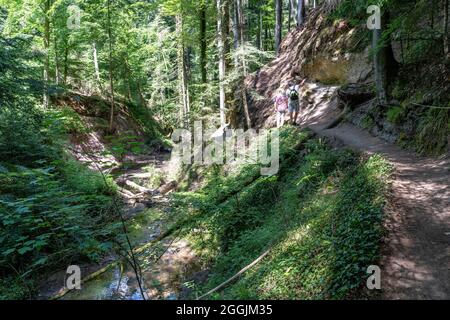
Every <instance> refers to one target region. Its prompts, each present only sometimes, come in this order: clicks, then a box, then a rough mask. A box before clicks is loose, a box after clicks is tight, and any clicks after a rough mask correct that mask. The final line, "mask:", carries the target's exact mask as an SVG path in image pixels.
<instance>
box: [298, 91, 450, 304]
mask: <svg viewBox="0 0 450 320" xmlns="http://www.w3.org/2000/svg"><path fill="white" fill-rule="evenodd" d="M337 115H338V110H337V108H336V106H335V104H334V103H333V102H332V101H330V100H329V99H323V100H322V101H318V104H316V105H315V107H314V108H313V110H310V109H309V110H306V111H305V112H303V114H302V117H301V119H300V123H301V125H302V126H305V127H309V128H310V129H312V130H313V131H314V132H316V133H317V134H319V135H322V136H327V137H329V138H331V139H332V140H334V141H335V142H336V143H337V144H341V145H346V146H349V147H351V148H354V149H357V150H359V151H362V152H364V153H367V154H375V153H377V154H381V155H383V156H384V157H385V158H386V159H387V160H388V161H389V162H390V163H391V164H392V165H393V167H394V175H393V177H392V182H391V188H390V195H389V199H388V204H387V206H386V208H385V226H386V229H387V235H386V237H385V239H384V245H383V249H382V259H381V266H380V267H381V269H382V273H381V282H382V296H381V297H382V298H383V299H450V161H449V160H448V157H447V159H442V160H437V159H431V158H423V157H419V156H418V155H416V154H414V153H413V152H408V151H405V150H402V149H400V148H399V147H397V146H395V145H392V144H389V143H387V142H384V141H382V140H381V139H379V138H376V137H373V136H371V135H370V134H369V133H368V132H366V131H364V130H361V129H359V128H357V127H355V126H353V125H350V124H347V123H343V124H341V125H340V126H338V127H336V128H333V129H329V130H326V129H325V128H326V126H327V125H328V124H329V123H331V122H332V121H333V120H334V119H336V117H337Z"/></svg>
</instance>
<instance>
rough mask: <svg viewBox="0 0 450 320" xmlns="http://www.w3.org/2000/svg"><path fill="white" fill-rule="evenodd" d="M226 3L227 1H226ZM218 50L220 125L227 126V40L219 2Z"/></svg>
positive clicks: (222, 5)
mask: <svg viewBox="0 0 450 320" xmlns="http://www.w3.org/2000/svg"><path fill="white" fill-rule="evenodd" d="M225 1H226V0H225ZM216 4H217V49H218V51H219V110H220V125H221V126H223V125H225V121H226V120H225V84H224V81H225V39H224V21H223V20H224V3H223V0H217V1H216Z"/></svg>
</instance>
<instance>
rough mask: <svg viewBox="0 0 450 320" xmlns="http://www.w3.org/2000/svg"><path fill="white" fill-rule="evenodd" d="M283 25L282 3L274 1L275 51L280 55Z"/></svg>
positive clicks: (278, 0)
mask: <svg viewBox="0 0 450 320" xmlns="http://www.w3.org/2000/svg"><path fill="white" fill-rule="evenodd" d="M282 24H283V1H282V0H275V51H276V54H277V55H278V54H279V53H280V44H281V31H282Z"/></svg>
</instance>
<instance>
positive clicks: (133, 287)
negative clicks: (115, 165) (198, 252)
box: [61, 208, 200, 300]
mask: <svg viewBox="0 0 450 320" xmlns="http://www.w3.org/2000/svg"><path fill="white" fill-rule="evenodd" d="M161 216H162V213H161V212H159V211H158V209H154V208H152V209H147V210H144V211H143V212H141V213H140V214H138V215H137V216H136V217H135V218H133V219H132V220H131V221H130V222H129V226H128V228H129V230H130V237H131V240H132V242H133V243H135V244H137V245H135V248H137V247H139V245H142V244H144V243H146V242H149V241H151V240H152V239H154V238H156V237H157V236H158V235H159V233H160V232H161V228H162V225H164V223H165V221H163V220H162V218H161ZM137 257H138V259H139V263H140V266H141V269H142V280H143V287H144V291H145V295H146V299H158V300H161V299H164V300H175V299H178V298H179V296H180V294H181V293H182V290H183V289H182V288H183V281H184V280H185V279H186V278H187V277H188V276H189V275H190V274H192V273H194V272H196V271H199V270H200V267H199V264H198V262H197V259H196V257H195V254H194V252H193V250H192V249H191V248H190V247H189V245H188V243H187V242H186V241H184V240H183V239H179V238H176V236H175V237H173V236H172V237H168V238H166V239H164V240H162V241H161V242H159V243H155V244H154V245H153V246H151V247H149V248H148V249H146V250H144V251H143V252H141V253H140V254H139V255H138V256H137ZM61 300H143V298H142V294H141V292H140V290H139V285H138V281H137V279H136V275H135V273H134V271H133V269H132V267H131V266H130V265H128V263H126V262H122V261H120V262H119V263H116V264H115V265H113V266H112V267H111V268H109V269H108V270H107V271H105V272H104V273H102V274H100V275H99V276H97V277H96V278H94V279H92V280H90V281H88V282H86V283H83V284H82V286H81V290H72V291H70V292H68V293H66V294H65V295H64V296H63V297H61Z"/></svg>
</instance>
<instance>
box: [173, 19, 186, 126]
mask: <svg viewBox="0 0 450 320" xmlns="http://www.w3.org/2000/svg"><path fill="white" fill-rule="evenodd" d="M175 20H176V33H177V35H178V50H177V60H178V61H177V62H178V63H177V65H178V82H179V84H178V86H179V99H180V115H181V119H182V122H183V126H184V127H185V128H187V127H188V125H189V91H188V86H187V74H186V59H185V54H186V53H185V47H184V42H183V31H184V30H183V17H182V14H181V13H179V14H178V15H177V16H176V17H175Z"/></svg>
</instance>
